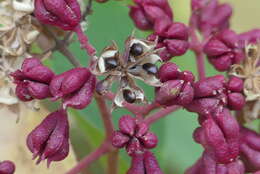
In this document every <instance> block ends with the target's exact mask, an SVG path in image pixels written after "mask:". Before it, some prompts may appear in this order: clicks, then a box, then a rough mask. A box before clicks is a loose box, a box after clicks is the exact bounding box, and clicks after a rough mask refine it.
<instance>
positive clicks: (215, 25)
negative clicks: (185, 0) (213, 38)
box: [191, 0, 232, 37]
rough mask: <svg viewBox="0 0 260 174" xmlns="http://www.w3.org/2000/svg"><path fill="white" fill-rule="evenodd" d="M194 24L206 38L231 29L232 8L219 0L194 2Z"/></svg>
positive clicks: (192, 4) (192, 6) (192, 3)
mask: <svg viewBox="0 0 260 174" xmlns="http://www.w3.org/2000/svg"><path fill="white" fill-rule="evenodd" d="M191 8H192V22H194V25H195V26H196V28H198V29H199V31H200V32H201V33H202V34H203V36H204V37H207V36H209V35H210V34H213V33H215V32H219V31H222V30H224V29H227V28H229V19H230V17H231V15H232V8H231V6H230V5H229V4H227V3H223V4H221V3H219V2H218V0H192V1H191Z"/></svg>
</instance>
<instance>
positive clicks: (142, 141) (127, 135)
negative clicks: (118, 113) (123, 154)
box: [112, 115, 158, 156]
mask: <svg viewBox="0 0 260 174" xmlns="http://www.w3.org/2000/svg"><path fill="white" fill-rule="evenodd" d="M157 142H158V139H157V136H156V135H155V134H154V133H152V132H150V131H149V127H148V125H147V124H146V123H144V122H141V121H140V122H139V121H138V120H136V119H135V118H133V117H131V116H129V115H125V116H122V117H121V118H120V120H119V131H115V132H114V133H113V136H112V144H113V146H114V147H116V148H123V147H125V148H126V151H127V153H128V154H129V155H130V156H134V155H136V154H140V153H143V152H144V151H145V149H151V148H154V147H156V145H157Z"/></svg>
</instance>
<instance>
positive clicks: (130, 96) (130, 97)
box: [123, 89, 136, 103]
mask: <svg viewBox="0 0 260 174" xmlns="http://www.w3.org/2000/svg"><path fill="white" fill-rule="evenodd" d="M123 97H124V99H125V101H127V102H128V103H134V102H135V100H136V96H135V93H133V92H132V91H130V90H129V89H125V90H123Z"/></svg>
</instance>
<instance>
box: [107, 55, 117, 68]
mask: <svg viewBox="0 0 260 174" xmlns="http://www.w3.org/2000/svg"><path fill="white" fill-rule="evenodd" d="M117 66H118V63H117V60H116V59H115V58H114V57H110V58H105V67H106V69H107V70H111V69H115V68H116V67H117Z"/></svg>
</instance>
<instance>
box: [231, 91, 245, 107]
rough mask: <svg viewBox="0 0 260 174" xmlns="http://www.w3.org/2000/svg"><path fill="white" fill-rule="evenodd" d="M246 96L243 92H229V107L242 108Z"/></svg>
mask: <svg viewBox="0 0 260 174" xmlns="http://www.w3.org/2000/svg"><path fill="white" fill-rule="evenodd" d="M245 103H246V101H245V97H244V96H243V95H242V94H241V93H236V92H235V93H230V94H228V107H229V108H230V109H232V110H241V109H242V108H243V107H244V105H245Z"/></svg>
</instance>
